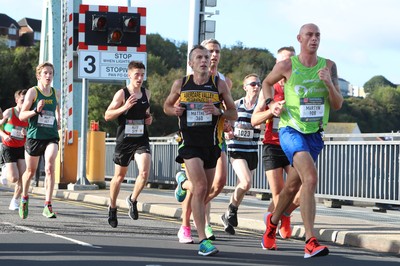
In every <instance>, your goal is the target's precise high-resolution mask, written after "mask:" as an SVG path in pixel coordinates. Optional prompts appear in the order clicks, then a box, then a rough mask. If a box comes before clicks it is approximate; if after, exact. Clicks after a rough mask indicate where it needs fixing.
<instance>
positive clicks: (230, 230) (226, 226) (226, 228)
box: [221, 213, 235, 235]
mask: <svg viewBox="0 0 400 266" xmlns="http://www.w3.org/2000/svg"><path fill="white" fill-rule="evenodd" d="M221 222H222V224H223V225H224V231H225V232H227V233H228V234H230V235H234V234H235V228H233V226H232V225H230V224H229V221H228V218H227V215H226V213H224V214H222V215H221Z"/></svg>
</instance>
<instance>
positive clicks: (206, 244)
mask: <svg viewBox="0 0 400 266" xmlns="http://www.w3.org/2000/svg"><path fill="white" fill-rule="evenodd" d="M217 253H218V249H217V248H216V247H214V245H213V244H212V243H211V241H210V240H209V239H204V240H203V241H201V242H200V245H199V253H198V254H199V255H202V256H211V255H214V254H217Z"/></svg>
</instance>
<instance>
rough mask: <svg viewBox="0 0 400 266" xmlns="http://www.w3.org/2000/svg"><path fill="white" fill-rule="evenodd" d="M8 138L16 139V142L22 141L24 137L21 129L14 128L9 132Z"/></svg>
mask: <svg viewBox="0 0 400 266" xmlns="http://www.w3.org/2000/svg"><path fill="white" fill-rule="evenodd" d="M10 136H11V137H12V138H13V139H17V140H23V139H24V135H23V134H22V127H18V126H17V127H14V128H13V129H12V130H11V132H10Z"/></svg>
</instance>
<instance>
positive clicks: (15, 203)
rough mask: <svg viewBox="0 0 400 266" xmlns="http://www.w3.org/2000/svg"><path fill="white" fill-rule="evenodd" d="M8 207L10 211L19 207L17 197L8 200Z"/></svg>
mask: <svg viewBox="0 0 400 266" xmlns="http://www.w3.org/2000/svg"><path fill="white" fill-rule="evenodd" d="M8 209H9V210H11V211H16V210H18V209H19V199H15V198H12V199H11V201H10V205H9V206H8Z"/></svg>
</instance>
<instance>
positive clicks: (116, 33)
mask: <svg viewBox="0 0 400 266" xmlns="http://www.w3.org/2000/svg"><path fill="white" fill-rule="evenodd" d="M122 36H124V34H123V33H122V31H121V30H120V29H110V30H109V31H108V41H107V42H108V43H109V44H120V43H121V41H122Z"/></svg>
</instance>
